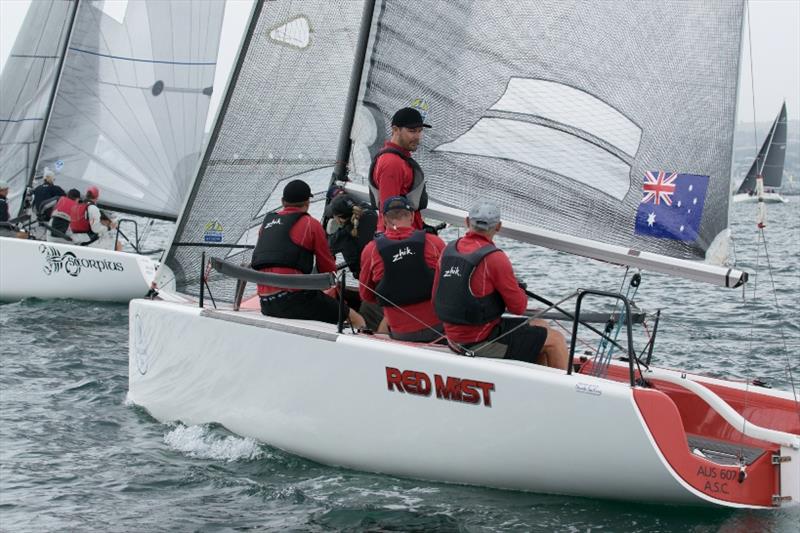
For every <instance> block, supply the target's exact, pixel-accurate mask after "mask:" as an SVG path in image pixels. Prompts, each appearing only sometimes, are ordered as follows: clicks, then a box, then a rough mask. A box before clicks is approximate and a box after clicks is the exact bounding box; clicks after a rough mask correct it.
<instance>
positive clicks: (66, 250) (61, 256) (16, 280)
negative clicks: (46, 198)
mask: <svg viewBox="0 0 800 533" xmlns="http://www.w3.org/2000/svg"><path fill="white" fill-rule="evenodd" d="M162 279H163V280H165V281H164V283H163V285H164V286H165V287H167V288H171V287H174V280H172V275H171V273H170V271H169V269H168V268H167V267H165V266H159V263H158V262H157V261H154V260H152V259H150V258H149V257H145V256H142V255H137V254H131V253H127V252H116V251H113V250H103V249H100V248H90V247H86V246H75V245H72V244H62V243H55V242H44V241H37V240H29V239H15V238H11V237H0V301H16V300H21V299H23V298H41V299H53V298H74V299H80V300H94V301H108V302H128V301H130V300H132V299H133V298H142V297H144V296H146V295H147V293H148V291H149V290H150V288H151V286H152V283H153V282H156V283H157V284H158V285H162V283H161V280H162Z"/></svg>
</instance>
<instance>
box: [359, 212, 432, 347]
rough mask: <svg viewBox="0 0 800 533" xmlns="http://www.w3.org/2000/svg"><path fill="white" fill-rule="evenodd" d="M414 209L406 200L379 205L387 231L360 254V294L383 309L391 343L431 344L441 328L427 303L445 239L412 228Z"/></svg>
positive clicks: (365, 299)
mask: <svg viewBox="0 0 800 533" xmlns="http://www.w3.org/2000/svg"><path fill="white" fill-rule="evenodd" d="M415 213H416V212H415V210H414V208H413V206H412V205H411V203H410V202H409V200H408V199H407V198H406V197H405V196H393V197H391V198H388V199H387V200H386V202H385V203H384V205H383V217H384V221H385V225H386V230H385V232H384V233H383V234H382V235H379V236H378V237H377V238H376V239H375V240H374V241H372V242H370V243H369V244H368V245H367V246H366V248H364V251H363V252H362V254H361V277H360V282H361V284H360V286H359V293H360V295H361V299H362V300H364V301H367V302H376V301H377V302H378V303H379V304H380V305H382V306H383V312H384V316H385V318H386V321H387V322H388V325H389V335H390V336H391V337H392V338H393V339H398V340H404V341H412V342H432V341H436V340H438V339H440V338H442V333H443V331H442V324H441V321H440V320H439V319H438V318H437V316H436V313H435V312H434V309H433V304H432V303H431V289H432V287H433V278H434V272H435V269H436V264H437V263H438V261H439V256H440V255H441V253H442V250H444V247H445V245H444V241H442V239H440V238H439V237H437V236H436V235H432V234H430V233H427V232H425V231H423V230H420V229H416V228H415V227H414V218H415Z"/></svg>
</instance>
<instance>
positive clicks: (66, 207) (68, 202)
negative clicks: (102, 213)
mask: <svg viewBox="0 0 800 533" xmlns="http://www.w3.org/2000/svg"><path fill="white" fill-rule="evenodd" d="M77 204H78V201H77V200H73V199H72V198H70V197H69V196H62V197H61V198H59V199H58V202H56V206H55V207H54V208H53V214H56V213H64V214H66V215H67V216H68V217H69V218H70V219H72V209H73V208H74V207H75V206H76V205H77Z"/></svg>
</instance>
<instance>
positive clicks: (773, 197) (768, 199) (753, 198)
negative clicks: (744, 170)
mask: <svg viewBox="0 0 800 533" xmlns="http://www.w3.org/2000/svg"><path fill="white" fill-rule="evenodd" d="M762 198H763V200H764V203H767V204H785V203H786V202H788V200H787V199H786V198H784V197H783V196H781V195H780V194H779V193H777V192H765V193H764V195H763V196H762ZM733 203H735V204H742V203H744V204H757V203H758V196H757V195H755V194H746V193H742V194H734V195H733Z"/></svg>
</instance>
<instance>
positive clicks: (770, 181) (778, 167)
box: [733, 102, 786, 204]
mask: <svg viewBox="0 0 800 533" xmlns="http://www.w3.org/2000/svg"><path fill="white" fill-rule="evenodd" d="M785 159H786V102H784V103H783V105H782V106H781V110H780V112H779V113H778V116H777V117H775V122H773V123H772V127H771V128H770V129H769V133H767V138H766V139H765V140H764V144H763V145H761V150H759V152H758V156H757V157H756V159H755V161H753V164H752V165H751V166H750V170H749V171H748V172H747V176H746V177H745V178H744V181H742V184H741V185H739V189H738V190H737V191H736V194H734V196H733V201H734V202H735V203H741V202H748V203H754V202H758V201H760V200H763V201H764V202H767V203H773V204H776V203H784V202H786V199H784V198H783V197H782V196H781V195H780V193H779V192H778V190H779V189H780V188H781V185H782V182H783V163H784V160H785ZM758 178H763V180H764V182H763V185H764V190H763V192H762V193H761V194H759V192H758V190H757V187H756V181H757V179H758Z"/></svg>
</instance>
